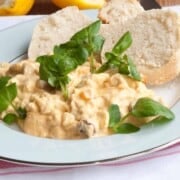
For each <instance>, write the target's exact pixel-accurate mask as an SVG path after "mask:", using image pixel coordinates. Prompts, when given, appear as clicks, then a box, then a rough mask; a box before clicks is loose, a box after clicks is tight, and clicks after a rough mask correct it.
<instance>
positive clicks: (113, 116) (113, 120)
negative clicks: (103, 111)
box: [108, 104, 121, 128]
mask: <svg viewBox="0 0 180 180" xmlns="http://www.w3.org/2000/svg"><path fill="white" fill-rule="evenodd" d="M108 111H109V127H110V128H111V127H114V126H116V125H117V124H118V123H119V122H120V119H121V113H120V111H119V106H118V105H116V104H112V105H111V106H110V107H109V109H108Z"/></svg>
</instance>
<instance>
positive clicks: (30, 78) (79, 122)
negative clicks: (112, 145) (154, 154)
mask: <svg viewBox="0 0 180 180" xmlns="http://www.w3.org/2000/svg"><path fill="white" fill-rule="evenodd" d="M3 75H10V76H12V79H11V80H10V82H15V83H16V85H17V88H18V96H17V97H16V99H15V101H14V102H15V104H17V105H19V106H21V107H25V108H26V110H27V117H26V119H25V120H19V121H18V125H19V126H20V128H21V129H22V130H23V131H24V132H25V133H28V134H31V135H34V136H40V137H47V138H60V139H79V138H86V137H95V136H104V135H108V134H111V133H112V132H111V131H110V130H109V128H108V123H109V115H108V107H109V106H110V105H111V104H117V105H118V106H119V108H120V110H121V113H122V116H124V115H126V114H127V113H128V112H129V110H130V109H131V107H132V106H133V105H134V104H135V102H136V101H137V100H138V99H139V98H141V97H150V98H152V99H154V100H158V101H159V98H157V97H155V95H154V93H153V92H152V91H151V90H149V89H147V87H146V86H145V84H143V83H142V82H139V81H135V80H133V79H131V78H129V77H127V76H124V75H121V74H118V73H100V74H91V73H90V66H89V63H88V62H87V63H85V64H84V65H82V66H80V67H78V68H77V69H76V70H75V71H74V72H72V73H70V75H69V77H70V79H71V81H70V83H69V85H68V91H69V98H68V100H67V101H65V100H64V98H63V95H62V93H61V92H60V91H58V90H54V89H52V88H51V87H50V86H48V84H47V83H46V82H44V81H42V80H40V78H39V63H36V62H34V61H30V60H28V61H21V62H18V63H16V64H7V65H6V66H4V67H2V68H1V71H0V76H3ZM11 111H12V109H11V108H8V110H7V111H6V112H3V113H2V114H1V115H0V118H2V117H3V116H4V114H5V113H7V112H11Z"/></svg>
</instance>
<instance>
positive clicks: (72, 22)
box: [28, 6, 92, 59]
mask: <svg viewBox="0 0 180 180" xmlns="http://www.w3.org/2000/svg"><path fill="white" fill-rule="evenodd" d="M91 22H92V21H91V20H90V18H89V17H87V16H85V15H84V14H83V13H82V12H80V10H79V9H78V8H77V7H75V6H71V7H67V8H64V9H62V10H60V11H57V12H56V13H54V14H51V15H49V16H46V17H45V18H44V19H42V20H41V21H40V22H39V24H38V25H37V26H36V27H35V29H34V32H33V35H32V40H31V43H30V46H29V50H28V57H29V58H30V59H36V58H37V57H38V56H40V55H45V54H51V53H52V51H53V47H54V45H59V44H62V43H65V42H66V41H69V39H70V38H71V36H72V35H74V34H75V33H76V32H77V31H79V30H80V29H82V28H84V27H85V26H87V25H89V24H90V23H91Z"/></svg>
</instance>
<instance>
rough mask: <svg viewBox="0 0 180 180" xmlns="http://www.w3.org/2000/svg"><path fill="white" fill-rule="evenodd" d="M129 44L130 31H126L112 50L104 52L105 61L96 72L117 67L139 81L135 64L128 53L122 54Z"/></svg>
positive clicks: (130, 39)
mask: <svg viewBox="0 0 180 180" xmlns="http://www.w3.org/2000/svg"><path fill="white" fill-rule="evenodd" d="M131 44H132V37H131V34H130V32H126V33H125V34H124V35H123V36H122V37H121V38H120V39H119V41H118V42H117V43H116V44H115V46H114V47H113V49H112V51H111V52H106V53H105V57H106V59H107V61H106V62H105V63H104V64H103V65H102V66H101V67H100V68H99V69H97V70H96V73H102V72H104V71H107V70H109V69H117V70H118V72H119V73H120V74H125V75H127V76H129V77H131V78H133V79H135V80H137V81H140V80H141V77H140V74H139V73H138V71H137V69H136V66H135V64H134V63H133V61H132V59H131V58H130V57H129V56H128V55H126V54H124V52H125V51H126V50H127V49H128V48H129V47H130V46H131Z"/></svg>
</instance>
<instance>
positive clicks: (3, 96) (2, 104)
mask: <svg viewBox="0 0 180 180" xmlns="http://www.w3.org/2000/svg"><path fill="white" fill-rule="evenodd" d="M16 96H17V88H16V84H15V83H13V84H10V85H9V86H6V87H4V88H2V89H0V112H3V111H4V110H6V109H7V108H8V106H9V105H10V104H11V103H12V101H13V100H14V99H15V98H16Z"/></svg>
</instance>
